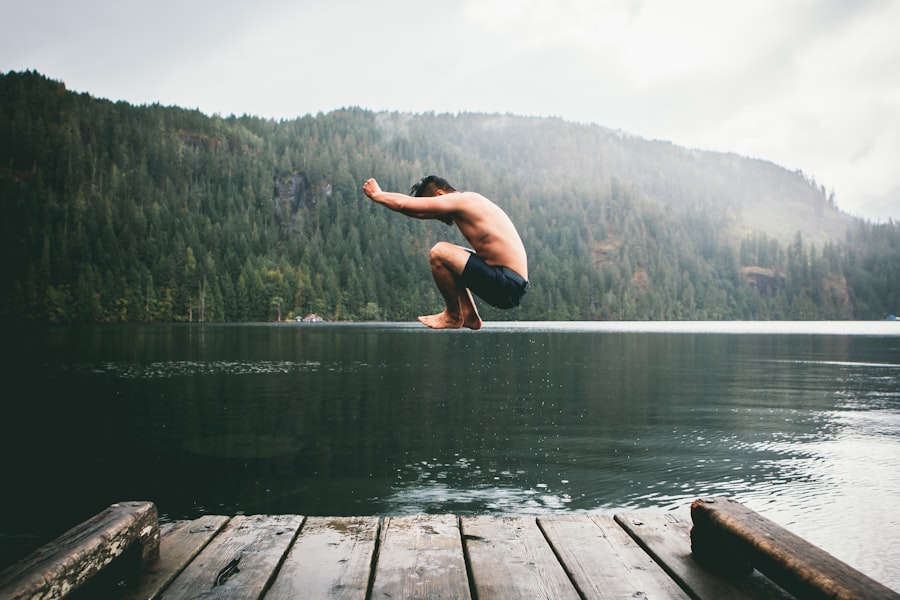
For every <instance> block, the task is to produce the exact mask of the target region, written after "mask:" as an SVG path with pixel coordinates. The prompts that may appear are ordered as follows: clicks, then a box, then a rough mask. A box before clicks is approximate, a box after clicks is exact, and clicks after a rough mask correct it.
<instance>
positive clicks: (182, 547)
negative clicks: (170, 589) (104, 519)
mask: <svg viewBox="0 0 900 600" xmlns="http://www.w3.org/2000/svg"><path fill="white" fill-rule="evenodd" d="M228 521H229V517H223V516H216V515H204V516H202V517H199V518H198V519H195V520H193V521H178V522H176V523H167V524H165V525H163V526H161V527H160V539H159V560H157V561H156V562H155V563H153V564H151V565H148V566H147V567H146V568H145V569H144V570H143V572H142V573H141V579H140V582H139V584H138V585H136V586H131V587H128V588H126V589H125V591H124V593H123V595H122V600H138V599H139V598H140V599H141V600H152V599H155V598H159V596H160V594H161V593H162V591H163V590H164V589H165V588H166V587H167V586H168V585H169V584H170V583H172V580H174V579H175V577H176V576H178V574H179V573H181V572H182V571H183V570H184V568H185V567H186V566H187V565H188V564H190V562H191V561H192V560H194V557H196V556H197V555H198V554H199V553H200V551H201V550H203V548H204V547H205V546H206V545H207V544H208V543H209V541H210V540H211V539H212V538H213V537H215V536H216V534H218V533H219V532H220V531H221V530H222V528H223V527H225V524H226V523H228Z"/></svg>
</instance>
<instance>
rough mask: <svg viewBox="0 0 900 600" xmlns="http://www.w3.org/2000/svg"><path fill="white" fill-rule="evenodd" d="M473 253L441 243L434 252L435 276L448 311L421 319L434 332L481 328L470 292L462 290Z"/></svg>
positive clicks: (432, 256) (431, 258)
mask: <svg viewBox="0 0 900 600" xmlns="http://www.w3.org/2000/svg"><path fill="white" fill-rule="evenodd" d="M469 256H471V253H470V252H469V251H468V250H466V249H465V248H463V247H461V246H456V245H454V244H450V243H448V242H438V243H437V244H435V245H434V247H433V248H432V249H431V253H430V254H429V261H430V263H431V275H432V277H434V282H435V284H436V285H437V287H438V291H440V292H441V296H443V298H444V304H445V305H446V308H445V309H444V312H441V313H438V314H436V315H428V316H426V317H419V321H421V322H422V323H424V324H425V325H427V326H428V327H431V328H433V329H459V328H460V327H468V328H469V329H480V328H481V317H480V316H478V310H477V309H476V308H475V302H474V300H473V299H472V294H471V292H469V290H468V289H466V288H465V287H462V286H461V285H460V284H459V282H458V279H459V276H460V275H462V272H463V269H465V268H466V262H468V260H469Z"/></svg>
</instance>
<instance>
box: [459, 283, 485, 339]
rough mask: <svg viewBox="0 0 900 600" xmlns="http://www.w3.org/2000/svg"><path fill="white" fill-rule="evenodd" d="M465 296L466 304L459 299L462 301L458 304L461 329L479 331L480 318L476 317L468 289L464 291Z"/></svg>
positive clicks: (476, 311) (476, 313)
mask: <svg viewBox="0 0 900 600" xmlns="http://www.w3.org/2000/svg"><path fill="white" fill-rule="evenodd" d="M466 296H467V297H468V302H466V301H464V300H465V299H462V298H461V300H463V301H461V302H460V303H459V308H460V312H462V319H463V327H468V328H469V329H481V325H482V321H481V317H480V316H479V315H478V309H477V308H475V301H474V300H472V292H470V291H469V290H468V289H467V290H466Z"/></svg>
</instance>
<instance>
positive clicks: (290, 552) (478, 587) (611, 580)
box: [0, 499, 900, 600]
mask: <svg viewBox="0 0 900 600" xmlns="http://www.w3.org/2000/svg"><path fill="white" fill-rule="evenodd" d="M698 503H699V506H698ZM692 514H693V517H692V520H689V519H686V518H682V517H678V516H675V515H673V514H671V513H660V512H622V513H618V514H614V515H597V514H560V515H547V516H455V515H415V516H401V517H303V516H299V515H254V516H244V515H239V516H233V517H228V516H203V517H200V518H198V519H196V520H193V521H181V522H176V523H166V524H163V525H161V526H159V527H154V521H155V520H156V508H155V506H154V505H153V504H152V503H122V504H116V505H113V506H111V507H110V508H109V509H108V510H107V511H105V512H104V513H101V514H100V515H97V516H96V517H95V518H94V519H92V520H91V521H89V522H86V523H85V524H82V525H81V526H78V527H76V528H74V529H72V530H71V531H70V532H68V533H66V534H64V535H63V536H61V537H60V538H59V539H58V540H56V541H55V542H53V543H51V544H48V545H47V546H45V547H44V548H42V549H40V550H38V551H37V552H36V553H35V554H34V555H32V557H29V558H28V559H25V560H23V561H22V562H21V563H19V564H18V565H16V566H14V567H11V568H10V569H7V570H6V571H4V572H3V573H2V574H0V599H3V600H5V599H7V598H10V599H12V598H32V597H43V598H55V597H63V596H65V595H66V594H68V593H70V592H72V591H75V594H76V595H77V597H79V598H81V597H86V598H95V597H110V596H111V595H113V594H115V595H114V596H113V597H120V598H174V599H182V598H222V599H225V598H227V599H234V598H254V599H258V598H265V600H274V599H287V598H292V599H293V598H315V599H319V598H322V599H326V598H341V599H343V598H348V599H349V598H354V599H359V600H366V599H394V600H396V599H400V598H460V599H467V598H470V599H475V600H489V599H495V598H496V599H510V598H523V599H524V598H527V599H529V600H531V599H536V598H572V599H593V598H642V599H653V598H700V599H706V598H709V599H715V600H719V599H722V598H769V599H776V598H792V597H799V598H816V597H821V598H900V595H898V594H896V593H895V592H893V591H892V590H890V589H888V588H886V587H884V586H881V585H880V584H878V583H877V582H875V581H873V580H871V579H869V578H867V577H866V576H865V575H862V574H861V573H858V572H856V571H853V570H852V569H850V567H847V566H846V565H844V564H843V563H840V562H839V561H837V559H834V558H833V557H830V555H827V554H825V553H824V552H822V551H821V550H819V549H817V548H815V547H814V546H811V545H809V544H808V543H806V542H804V541H803V540H800V539H799V538H796V539H794V538H792V537H791V535H792V534H790V533H789V532H786V531H785V530H783V529H780V528H779V527H778V526H777V525H774V524H772V523H771V522H770V521H766V520H765V519H762V517H759V515H757V514H756V513H753V512H752V511H749V510H748V509H745V508H743V507H742V506H741V505H739V504H737V503H732V502H731V501H728V500H726V499H711V500H704V501H699V500H698V501H697V502H695V505H694V507H692ZM748 522H749V523H751V524H752V526H753V527H754V528H756V531H757V532H760V535H759V536H756V534H754V533H750V534H749V535H748V534H746V532H743V533H741V532H738V534H737V538H735V539H728V537H729V535H731V533H732V532H733V530H737V529H738V528H739V527H743V526H745V525H746V524H747V523H748ZM692 529H693V530H694V531H693V537H694V538H695V539H694V540H693V544H694V545H695V546H699V547H700V548H702V549H703V552H701V554H703V555H705V556H706V557H707V558H706V559H704V561H703V565H705V566H701V563H700V562H698V560H697V559H696V558H695V553H696V552H697V548H694V549H693V550H692ZM123 532H124V533H123ZM785 536H786V537H785ZM754 537H759V539H757V540H755V542H754V540H753V539H752V538H754ZM126 538H131V539H133V540H134V543H133V544H130V545H129V544H127V543H125V540H126ZM748 539H749V540H750V542H751V543H750V544H749V546H746V547H738V546H735V544H738V545H739V544H740V543H741V540H744V541H747V540H748ZM798 540H799V541H798ZM760 541H761V546H760V543H758V542H760ZM716 549H718V550H716ZM810 552H812V554H809V553H810ZM783 553H787V554H788V555H789V556H788V560H787V561H785V560H780V562H779V563H778V564H775V566H772V565H769V564H764V563H765V562H766V560H765V559H766V557H773V556H775V557H777V556H778V555H779V554H783ZM757 554H758V556H757ZM114 555H115V556H114ZM117 556H118V558H117ZM723 557H725V558H729V560H724V561H723V560H721V559H722V558H723ZM760 557H763V558H760ZM804 561H807V562H804ZM785 562H787V563H788V568H787V569H786V570H785V569H784V568H783V567H784V564H785ZM117 564H118V565H123V566H121V567H119V568H116V565H117ZM750 565H753V566H757V565H762V566H757V569H763V570H765V571H766V572H767V574H769V576H766V575H763V573H761V572H760V570H757V569H754V568H753V566H750ZM779 569H780V570H779ZM782 571H783V572H782ZM836 571H839V572H838V573H837V577H836V578H835V577H833V576H832V574H834V573H835V572H836ZM104 573H107V574H106V575H104ZM770 577H771V578H770ZM772 578H774V579H775V580H777V581H778V584H776V583H775V582H774V581H773V579H772ZM779 584H780V585H779ZM786 590H790V591H791V592H792V593H789V591H786Z"/></svg>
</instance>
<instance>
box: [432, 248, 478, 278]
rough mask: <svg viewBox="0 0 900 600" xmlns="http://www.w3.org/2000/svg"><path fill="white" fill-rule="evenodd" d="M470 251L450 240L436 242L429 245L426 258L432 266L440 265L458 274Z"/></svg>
mask: <svg viewBox="0 0 900 600" xmlns="http://www.w3.org/2000/svg"><path fill="white" fill-rule="evenodd" d="M469 255H470V253H469V252H468V251H467V250H465V249H464V248H461V247H459V246H456V245H454V244H451V243H450V242H438V243H437V244H435V245H434V246H432V247H431V251H429V253H428V258H429V260H430V262H431V264H432V266H441V267H444V268H447V269H450V270H452V271H454V272H455V273H457V274H459V273H462V269H463V268H464V267H465V265H466V261H467V260H468V258H469Z"/></svg>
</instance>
